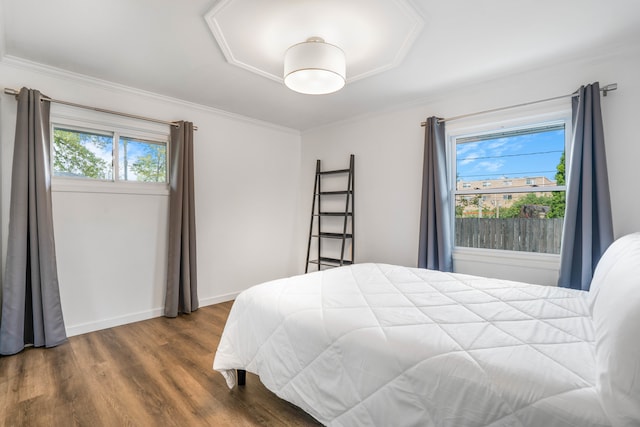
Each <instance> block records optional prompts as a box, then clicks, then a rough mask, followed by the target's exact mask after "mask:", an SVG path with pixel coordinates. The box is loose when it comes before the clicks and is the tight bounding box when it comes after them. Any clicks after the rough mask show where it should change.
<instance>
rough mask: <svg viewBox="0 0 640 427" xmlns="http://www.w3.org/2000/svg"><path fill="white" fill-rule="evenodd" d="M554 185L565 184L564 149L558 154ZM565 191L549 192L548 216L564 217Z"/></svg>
mask: <svg viewBox="0 0 640 427" xmlns="http://www.w3.org/2000/svg"><path fill="white" fill-rule="evenodd" d="M556 170H557V172H556V185H565V182H566V181H565V175H564V171H565V164H564V151H563V152H562V156H560V162H559V163H558V166H556ZM565 201H566V193H565V192H564V191H553V192H552V193H551V205H550V209H549V213H548V215H547V217H548V218H564V209H565Z"/></svg>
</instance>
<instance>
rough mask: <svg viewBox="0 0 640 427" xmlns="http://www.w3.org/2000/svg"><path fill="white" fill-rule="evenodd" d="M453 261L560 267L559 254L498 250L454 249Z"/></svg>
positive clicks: (547, 267) (545, 267)
mask: <svg viewBox="0 0 640 427" xmlns="http://www.w3.org/2000/svg"><path fill="white" fill-rule="evenodd" d="M453 259H454V260H460V261H471V262H483V263H488V264H499V265H512V266H526V267H529V268H532V267H533V268H543V269H554V270H557V269H558V267H559V266H560V255H559V254H543V253H538V252H519V251H506V250H500V249H480V248H464V247H456V248H455V249H454V250H453Z"/></svg>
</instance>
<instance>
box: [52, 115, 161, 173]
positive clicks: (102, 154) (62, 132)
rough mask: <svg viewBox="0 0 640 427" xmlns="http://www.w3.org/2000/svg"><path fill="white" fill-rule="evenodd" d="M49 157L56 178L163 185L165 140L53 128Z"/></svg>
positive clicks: (115, 133)
mask: <svg viewBox="0 0 640 427" xmlns="http://www.w3.org/2000/svg"><path fill="white" fill-rule="evenodd" d="M52 157H53V175H54V176H58V177H74V178H84V179H93V180H109V181H111V180H112V181H137V182H161V183H164V182H167V142H166V141H151V140H144V139H140V138H133V137H129V136H121V135H120V134H119V133H118V132H109V133H106V132H100V131H96V130H81V129H72V128H68V127H64V126H56V125H54V127H53V156H52ZM116 169H117V170H118V173H117V174H114V173H113V171H114V170H116Z"/></svg>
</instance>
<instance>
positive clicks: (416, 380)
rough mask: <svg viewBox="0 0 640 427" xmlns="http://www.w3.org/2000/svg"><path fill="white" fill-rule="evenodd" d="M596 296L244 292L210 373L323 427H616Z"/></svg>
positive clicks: (362, 279)
mask: <svg viewBox="0 0 640 427" xmlns="http://www.w3.org/2000/svg"><path fill="white" fill-rule="evenodd" d="M586 295H587V293H586V292H581V291H572V290H569V289H560V288H553V287H543V286H537V285H528V284H523V283H517V282H509V281H504V280H496V279H486V278H480V277H475V276H468V275H461V274H452V273H442V272H438V271H431V270H424V269H417V268H407V267H399V266H393V265H385V264H357V265H353V266H350V267H341V268H337V269H332V270H326V271H322V272H316V273H311V274H307V275H303V276H296V277H291V278H287V279H281V280H275V281H272V282H268V283H264V284H261V285H258V286H255V287H253V288H251V289H249V290H247V291H245V292H243V293H241V294H240V295H239V296H238V298H237V300H236V302H235V304H234V305H233V308H232V310H231V313H230V315H229V319H228V321H227V324H226V327H225V330H224V333H223V335H222V338H221V341H220V345H219V347H218V350H217V353H216V356H215V361H214V365H213V367H214V369H215V370H217V371H220V372H221V373H222V374H223V375H224V376H225V377H226V379H227V384H228V385H229V387H233V386H234V383H235V371H234V370H235V369H246V370H247V371H250V372H254V373H256V374H258V375H259V376H260V379H261V381H262V382H263V383H264V384H265V386H266V387H267V388H269V389H270V390H272V391H273V392H275V393H276V394H277V395H278V396H280V397H282V398H283V399H285V400H288V401H290V402H292V403H294V404H295V405H297V406H299V407H301V408H302V409H304V410H305V411H306V412H308V413H309V414H311V415H312V416H313V417H315V418H316V419H317V420H319V421H320V422H322V423H323V424H326V425H336V426H342V425H344V426H360V425H378V426H456V427H459V426H541V427H549V426H581V427H585V426H606V425H609V422H608V420H607V418H606V416H605V414H604V412H603V410H602V406H601V404H600V400H599V398H598V394H597V392H596V389H595V385H594V384H595V367H594V366H595V365H594V363H595V362H594V342H593V340H594V338H593V328H592V324H591V319H590V317H589V314H588V309H587V304H586ZM247 387H251V384H248V385H247Z"/></svg>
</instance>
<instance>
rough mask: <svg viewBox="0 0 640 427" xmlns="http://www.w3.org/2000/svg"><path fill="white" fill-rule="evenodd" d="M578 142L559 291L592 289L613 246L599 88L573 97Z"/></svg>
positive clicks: (573, 155)
mask: <svg viewBox="0 0 640 427" xmlns="http://www.w3.org/2000/svg"><path fill="white" fill-rule="evenodd" d="M572 110H573V140H572V143H571V157H570V163H569V173H568V175H567V177H568V179H567V182H568V187H567V197H566V200H567V205H566V212H565V220H564V230H563V233H562V249H561V255H560V278H559V280H558V286H562V287H565V288H573V289H582V290H585V291H588V290H589V285H590V283H591V278H592V277H593V272H594V270H595V268H596V264H597V263H598V261H599V260H600V257H601V256H602V254H603V253H604V251H605V250H606V249H607V248H608V247H609V245H610V244H611V243H612V242H613V225H612V220H611V201H610V199H609V178H608V176H607V159H606V155H605V149H604V131H603V127H602V111H601V109H600V85H599V84H598V83H597V82H596V83H593V84H591V85H587V86H586V87H585V86H582V87H581V88H580V90H579V91H578V95H577V96H574V97H573V98H572Z"/></svg>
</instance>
